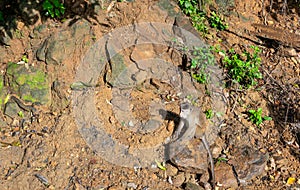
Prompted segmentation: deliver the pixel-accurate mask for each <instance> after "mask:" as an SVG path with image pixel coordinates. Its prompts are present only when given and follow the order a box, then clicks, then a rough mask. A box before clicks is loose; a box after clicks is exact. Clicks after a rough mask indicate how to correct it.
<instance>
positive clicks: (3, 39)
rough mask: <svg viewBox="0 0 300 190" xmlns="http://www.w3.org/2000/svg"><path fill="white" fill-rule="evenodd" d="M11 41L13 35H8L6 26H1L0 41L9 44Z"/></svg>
mask: <svg viewBox="0 0 300 190" xmlns="http://www.w3.org/2000/svg"><path fill="white" fill-rule="evenodd" d="M10 41H11V37H10V36H9V35H8V33H7V32H6V30H5V28H4V27H2V26H0V43H2V44H5V45H7V46H9V45H10Z"/></svg>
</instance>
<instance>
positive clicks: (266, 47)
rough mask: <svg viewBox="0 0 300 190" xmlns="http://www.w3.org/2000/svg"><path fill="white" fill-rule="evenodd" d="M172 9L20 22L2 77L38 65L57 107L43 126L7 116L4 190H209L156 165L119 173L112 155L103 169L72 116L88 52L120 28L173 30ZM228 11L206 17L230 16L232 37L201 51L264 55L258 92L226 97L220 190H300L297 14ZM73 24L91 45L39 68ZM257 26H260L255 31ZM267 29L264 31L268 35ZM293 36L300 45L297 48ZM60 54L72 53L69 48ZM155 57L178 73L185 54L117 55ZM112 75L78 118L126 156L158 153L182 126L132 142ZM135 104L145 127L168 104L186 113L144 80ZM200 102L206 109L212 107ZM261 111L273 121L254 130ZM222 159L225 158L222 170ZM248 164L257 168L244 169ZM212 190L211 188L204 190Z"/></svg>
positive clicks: (161, 50)
mask: <svg viewBox="0 0 300 190" xmlns="http://www.w3.org/2000/svg"><path fill="white" fill-rule="evenodd" d="M166 2H168V1H133V2H126V1H123V2H115V1H112V2H102V3H100V5H101V6H100V7H101V8H100V9H99V10H98V12H97V15H92V16H91V14H89V10H88V9H86V10H83V12H81V13H84V14H81V15H82V17H79V18H76V19H74V18H73V19H69V18H67V19H66V21H64V22H61V21H55V20H53V19H47V20H38V21H37V22H36V23H34V24H33V25H28V26H27V25H26V24H24V21H23V20H22V19H19V20H17V29H16V31H19V32H20V34H21V35H20V36H14V37H13V38H12V39H11V40H10V42H9V45H3V46H1V49H0V51H1V55H0V64H1V65H0V68H1V73H2V74H5V72H6V67H7V63H8V62H19V61H20V59H21V57H22V56H23V55H24V54H26V55H27V57H28V59H29V61H28V62H29V63H30V64H31V65H33V66H41V67H42V68H43V69H44V71H45V72H46V73H47V74H48V77H49V81H50V86H49V88H51V102H50V103H49V104H48V105H34V107H35V108H36V109H37V110H38V116H37V118H36V119H35V120H30V121H26V124H25V125H23V124H22V126H21V125H20V123H21V120H22V118H20V117H15V118H11V117H9V116H7V115H5V114H4V113H1V118H2V119H1V122H0V125H1V127H0V129H1V130H0V131H1V133H0V144H1V148H0V169H1V172H0V174H1V175H0V184H1V185H0V186H1V187H0V189H5V190H8V189H12V190H15V189H95V190H96V189H108V190H117V189H143V190H146V189H149V190H150V189H190V190H191V189H204V188H205V186H206V182H207V180H208V179H206V178H209V177H208V176H206V175H207V173H206V174H205V172H202V171H201V172H200V171H199V172H198V171H197V169H195V168H193V169H186V168H185V167H180V166H177V165H176V164H174V162H170V161H167V162H166V166H165V167H166V168H167V169H166V171H165V170H163V169H161V168H159V167H158V164H156V163H155V162H154V164H153V163H152V165H151V166H149V167H123V166H120V165H118V164H114V162H115V161H118V160H120V158H118V157H115V158H114V155H111V157H112V158H111V160H108V159H104V158H103V157H101V156H99V152H98V153H97V151H95V149H94V148H95V147H94V145H91V143H93V142H94V141H92V140H90V141H89V140H87V139H86V138H85V136H84V135H83V134H84V131H81V128H80V127H79V124H78V123H80V119H77V118H76V117H77V116H78V115H76V114H78V113H75V114H74V106H78V105H77V104H76V102H74V96H73V95H74V94H73V93H74V89H71V85H72V84H73V83H74V82H76V74H78V67H80V64H81V63H82V60H83V57H84V56H85V55H86V52H87V51H88V50H89V48H90V47H91V46H92V45H93V44H94V43H96V42H97V40H99V39H101V38H102V37H103V36H104V35H106V34H108V33H109V32H112V31H116V30H117V29H118V28H120V27H122V26H127V25H131V24H133V23H138V22H161V23H165V24H169V25H173V23H174V19H175V16H173V15H172V14H174V15H176V13H179V12H180V8H179V7H178V6H177V4H176V2H169V3H166ZM229 2H231V3H232V2H233V5H232V6H228V5H227V6H225V5H222V3H219V2H218V1H216V2H215V3H213V4H211V6H210V9H208V10H217V11H218V12H220V13H221V14H223V15H224V18H225V20H226V22H227V23H228V25H229V29H228V30H226V31H217V30H216V29H212V28H210V29H209V35H208V36H206V37H205V38H203V41H204V42H205V43H206V44H208V45H210V46H216V45H217V44H218V45H220V48H221V49H223V50H229V49H230V48H235V49H236V50H237V51H240V52H242V51H244V50H248V51H251V50H250V46H251V45H256V46H258V47H259V48H260V49H261V50H262V52H261V54H260V56H261V59H262V65H261V68H260V71H261V73H262V74H263V78H262V79H260V80H259V82H258V85H257V86H256V87H255V88H254V89H248V90H241V89H238V88H235V87H227V88H224V89H222V92H221V93H222V96H223V97H224V101H225V102H226V105H227V107H226V112H225V116H224V118H225V119H224V122H223V124H222V127H221V128H220V129H219V131H218V133H217V136H218V137H216V139H215V142H214V145H213V147H212V150H213V157H214V159H215V173H216V181H217V184H216V189H300V167H299V166H300V147H299V146H300V126H299V123H300V121H299V120H300V106H299V105H300V41H299V39H300V38H298V39H297V35H298V36H300V18H299V7H298V8H296V7H295V6H294V5H292V4H289V6H288V7H287V9H286V10H283V8H284V6H283V5H284V4H283V2H281V1H276V2H275V1H274V6H272V10H269V9H270V4H269V3H268V2H265V4H264V5H263V4H262V3H261V1H249V0H246V1H241V0H236V1H228V4H230V3H229ZM167 5H172V6H171V8H170V7H168V6H167ZM76 6H77V7H76ZM76 6H74V7H75V8H74V12H75V11H79V12H80V11H82V10H81V9H80V8H82V4H81V3H77V4H76ZM72 22H87V23H89V27H90V34H92V35H91V36H93V37H92V39H91V37H90V36H88V35H90V34H87V35H86V36H84V37H83V38H82V39H81V41H78V42H77V41H76V42H75V44H76V48H74V49H73V50H72V52H71V54H70V56H67V57H66V58H65V59H64V60H63V62H62V63H59V64H49V63H46V62H45V61H43V60H40V59H38V58H37V56H36V55H37V50H38V49H39V48H40V47H41V45H42V44H43V43H44V41H45V40H46V39H48V38H50V37H51V36H55V35H58V34H59V35H60V33H59V32H62V31H65V30H68V28H70V27H71V24H70V23H72ZM253 23H257V24H260V25H257V26H256V27H254V26H253ZM40 25H44V26H47V29H46V30H44V31H43V32H42V33H41V35H40V36H39V38H33V37H32V32H33V31H34V29H35V28H37V27H38V26H40ZM262 25H267V26H268V27H267V29H266V28H264V27H263V26H262ZM274 28H276V29H274ZM166 30H167V29H166ZM59 35H58V36H59ZM120 35H121V34H120ZM293 35H296V37H294V38H293ZM121 36H122V35H121ZM289 36H291V37H290V38H289ZM124 38H125V37H124ZM108 43H109V42H108ZM61 51H63V52H68V51H67V50H65V49H63V48H62V50H61ZM157 54H160V58H161V59H163V60H166V61H167V62H171V63H173V64H174V65H175V66H176V67H180V66H181V65H182V58H181V56H182V55H181V54H180V52H179V53H178V52H175V53H174V52H172V51H170V49H169V48H168V47H165V46H159V45H146V46H141V47H140V46H138V45H136V46H133V47H129V48H127V49H124V50H123V51H122V52H120V53H119V55H122V56H123V59H124V60H123V61H124V63H129V62H137V61H138V60H143V59H149V58H151V57H153V55H157ZM215 57H216V62H217V64H218V66H219V67H220V68H223V63H222V61H221V58H222V56H221V55H220V54H216V55H215ZM113 61H114V60H112V61H111V62H110V64H113ZM138 66H141V65H138ZM113 67H114V66H112V65H109V64H107V65H105V67H104V69H103V72H102V73H101V75H99V76H101V77H99V78H98V79H97V82H96V83H97V86H96V87H95V88H94V90H95V98H94V102H95V108H96V109H95V110H94V111H95V112H92V111H90V112H89V111H88V110H87V109H86V110H85V109H83V112H85V113H79V115H81V116H83V117H85V118H86V117H90V116H91V117H92V116H94V115H96V116H98V117H99V118H100V119H99V122H100V123H101V124H102V125H103V126H104V130H105V132H106V133H108V134H110V137H112V139H117V140H118V141H119V142H122V143H123V144H125V145H127V146H128V147H129V148H128V151H129V152H131V151H133V150H134V149H135V148H136V147H152V146H155V145H156V144H159V143H163V142H164V141H165V139H167V138H170V137H171V136H172V132H173V130H174V128H175V125H176V124H178V118H173V121H170V120H164V121H163V122H162V125H161V126H160V127H158V129H156V130H153V129H152V128H149V129H148V130H149V131H150V132H149V131H147V132H146V133H135V132H136V131H135V132H133V131H132V130H129V129H127V128H126V127H125V125H124V124H123V123H122V122H118V118H117V117H122V114H121V115H120V116H118V115H117V114H118V113H116V112H115V110H113V109H112V108H111V107H112V105H114V102H115V101H117V100H114V98H113V86H114V84H112V83H111V81H112V79H111V78H113V75H114V74H113V73H112V68H113ZM224 71H225V70H224ZM174 76H175V75H174ZM166 77H167V76H166ZM187 88H188V89H191V88H192V87H190V86H187ZM196 88H197V89H198V90H199V91H201V92H202V94H203V97H204V96H205V93H206V91H205V88H204V86H203V85H198V86H197V85H196ZM75 93H76V92H75ZM130 96H131V98H130V99H128V100H129V103H128V104H129V107H130V110H131V111H132V115H133V117H135V118H139V119H140V120H142V121H147V120H148V119H149V118H150V117H151V114H150V113H149V107H151V103H152V102H155V101H161V100H163V101H164V102H165V105H166V106H165V109H166V110H167V111H168V112H172V113H174V114H175V115H176V114H177V115H178V114H179V113H180V98H179V95H178V94H176V91H175V90H174V88H173V87H172V86H170V85H168V84H167V83H166V82H164V81H162V80H160V81H155V80H150V79H149V80H145V81H144V82H143V83H141V84H138V85H137V87H135V88H133V89H132V90H131V91H130ZM124 97H125V96H124ZM202 100H203V102H205V98H203V99H202ZM203 102H201V104H204V103H203ZM125 106H126V105H125ZM259 107H260V108H262V110H263V115H268V116H270V117H272V120H271V121H265V122H264V123H263V124H262V125H261V126H260V127H257V126H255V125H254V124H253V123H252V122H250V121H249V120H248V116H247V110H249V109H257V108H259ZM82 108H85V107H82ZM202 109H206V108H204V107H203V108H202ZM125 113H126V111H125ZM116 115H117V116H116ZM95 125H96V124H95ZM24 126H25V127H24ZM112 126H113V127H112ZM129 127H130V125H129ZM95 146H96V145H95ZM248 150H249V151H248ZM100 155H101V154H100ZM147 156H150V157H151V156H152V155H147ZM220 158H224V159H223V161H221V159H220ZM247 159H249V160H247ZM224 160H226V161H224ZM257 160H259V161H257ZM261 160H263V161H261ZM260 161H261V162H262V163H260ZM205 162H206V161H205ZM246 162H247V163H250V164H249V165H245V163H246ZM205 179H206V182H205ZM244 180H245V181H244ZM293 180H295V181H293ZM206 189H209V187H207V186H206Z"/></svg>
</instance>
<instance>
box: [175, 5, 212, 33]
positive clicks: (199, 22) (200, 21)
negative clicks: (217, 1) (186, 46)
mask: <svg viewBox="0 0 300 190" xmlns="http://www.w3.org/2000/svg"><path fill="white" fill-rule="evenodd" d="M179 6H180V8H181V10H182V11H183V13H184V14H186V15H187V16H190V17H191V20H192V24H193V27H194V28H196V30H198V31H199V32H201V33H202V34H203V35H205V34H207V33H208V28H207V26H206V23H205V22H206V21H207V20H206V14H205V13H204V12H203V11H201V10H199V8H198V7H199V5H198V1H197V0H179Z"/></svg>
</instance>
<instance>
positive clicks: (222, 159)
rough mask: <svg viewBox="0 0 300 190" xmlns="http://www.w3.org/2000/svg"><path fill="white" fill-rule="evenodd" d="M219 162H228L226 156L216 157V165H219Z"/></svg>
mask: <svg viewBox="0 0 300 190" xmlns="http://www.w3.org/2000/svg"><path fill="white" fill-rule="evenodd" d="M221 162H228V158H225V157H218V158H217V163H216V165H220V163H221Z"/></svg>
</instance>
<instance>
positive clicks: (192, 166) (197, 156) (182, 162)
mask: <svg viewBox="0 0 300 190" xmlns="http://www.w3.org/2000/svg"><path fill="white" fill-rule="evenodd" d="M200 146H202V142H201V141H200V140H199V139H192V140H191V141H190V143H189V144H188V145H187V146H186V147H184V148H183V149H182V150H181V151H180V153H178V154H177V155H175V156H174V157H172V158H171V162H172V163H174V164H175V165H177V166H178V168H179V169H181V170H185V171H190V172H192V173H205V171H206V170H207V169H208V164H207V152H206V151H205V150H200V148H199V147H200Z"/></svg>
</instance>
